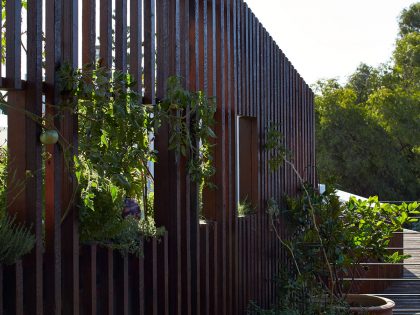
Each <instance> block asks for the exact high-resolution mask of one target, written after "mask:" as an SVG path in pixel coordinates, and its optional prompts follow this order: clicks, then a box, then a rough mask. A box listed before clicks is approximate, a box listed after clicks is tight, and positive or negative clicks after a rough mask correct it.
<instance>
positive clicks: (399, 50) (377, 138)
mask: <svg viewBox="0 0 420 315" xmlns="http://www.w3.org/2000/svg"><path fill="white" fill-rule="evenodd" d="M400 28H401V31H400V37H399V38H398V39H397V41H396V48H395V51H394V53H393V59H392V60H391V62H390V63H389V64H387V65H383V66H381V67H378V68H373V67H370V66H368V65H365V64H361V65H360V66H359V67H358V69H357V70H356V71H355V73H354V74H352V75H351V76H350V78H349V80H348V82H347V83H346V84H344V85H340V84H339V83H338V82H337V81H335V80H326V81H320V82H318V83H317V84H316V86H315V90H316V92H317V97H316V115H317V142H318V143H317V160H318V172H319V176H320V180H321V181H324V182H325V181H330V180H333V181H335V182H336V183H337V184H338V185H340V186H341V187H342V188H343V189H345V190H348V191H351V192H353V193H357V194H361V195H375V194H376V195H379V197H380V199H381V200H402V199H405V200H415V199H419V198H420V123H419V122H420V3H417V4H414V5H412V6H411V7H410V8H409V9H406V10H404V11H403V12H402V13H401V18H400Z"/></svg>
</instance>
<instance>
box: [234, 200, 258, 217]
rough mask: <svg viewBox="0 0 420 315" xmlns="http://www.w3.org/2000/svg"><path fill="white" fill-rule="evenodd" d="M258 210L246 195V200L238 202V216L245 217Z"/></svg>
mask: <svg viewBox="0 0 420 315" xmlns="http://www.w3.org/2000/svg"><path fill="white" fill-rule="evenodd" d="M255 212H256V206H255V205H253V204H252V203H251V202H250V201H248V198H247V197H245V198H244V200H242V201H240V202H239V204H238V216H240V217H245V216H247V215H249V214H252V213H255Z"/></svg>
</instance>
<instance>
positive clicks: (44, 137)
mask: <svg viewBox="0 0 420 315" xmlns="http://www.w3.org/2000/svg"><path fill="white" fill-rule="evenodd" d="M39 140H40V141H41V143H42V144H55V143H57V141H58V132H57V131H56V130H46V131H44V132H43V133H41V135H40V136H39Z"/></svg>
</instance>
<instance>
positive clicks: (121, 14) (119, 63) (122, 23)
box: [115, 0, 127, 72]
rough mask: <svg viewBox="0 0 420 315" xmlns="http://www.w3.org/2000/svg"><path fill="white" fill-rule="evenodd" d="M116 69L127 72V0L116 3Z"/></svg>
mask: <svg viewBox="0 0 420 315" xmlns="http://www.w3.org/2000/svg"><path fill="white" fill-rule="evenodd" d="M115 68H116V69H117V70H120V71H122V72H126V71H127V0H118V1H115Z"/></svg>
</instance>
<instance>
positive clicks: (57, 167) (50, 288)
mask: <svg viewBox="0 0 420 315" xmlns="http://www.w3.org/2000/svg"><path fill="white" fill-rule="evenodd" d="M45 14H46V22H45V27H46V45H45V48H46V56H45V58H46V63H45V66H46V67H45V75H46V85H47V87H48V89H47V90H46V95H45V98H46V103H47V106H46V111H47V114H50V115H54V114H55V110H54V108H53V107H51V106H48V104H52V105H54V104H58V103H59V83H58V75H57V73H56V67H57V66H58V65H59V64H60V60H61V40H62V34H61V32H62V30H61V15H62V4H61V1H59V0H46V5H45ZM54 124H55V127H56V128H60V124H59V121H58V120H56V121H55V122H54ZM47 150H48V152H49V153H50V154H51V156H52V158H50V159H48V160H47V161H46V171H45V247H46V248H45V265H46V268H47V269H48V270H52V272H49V273H47V274H46V276H45V296H46V298H47V299H46V301H45V302H46V303H45V312H46V313H49V314H61V309H62V301H61V296H62V294H61V208H62V203H61V193H62V184H61V176H62V160H61V156H62V152H61V150H60V147H59V146H58V145H54V146H50V147H49V148H47Z"/></svg>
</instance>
